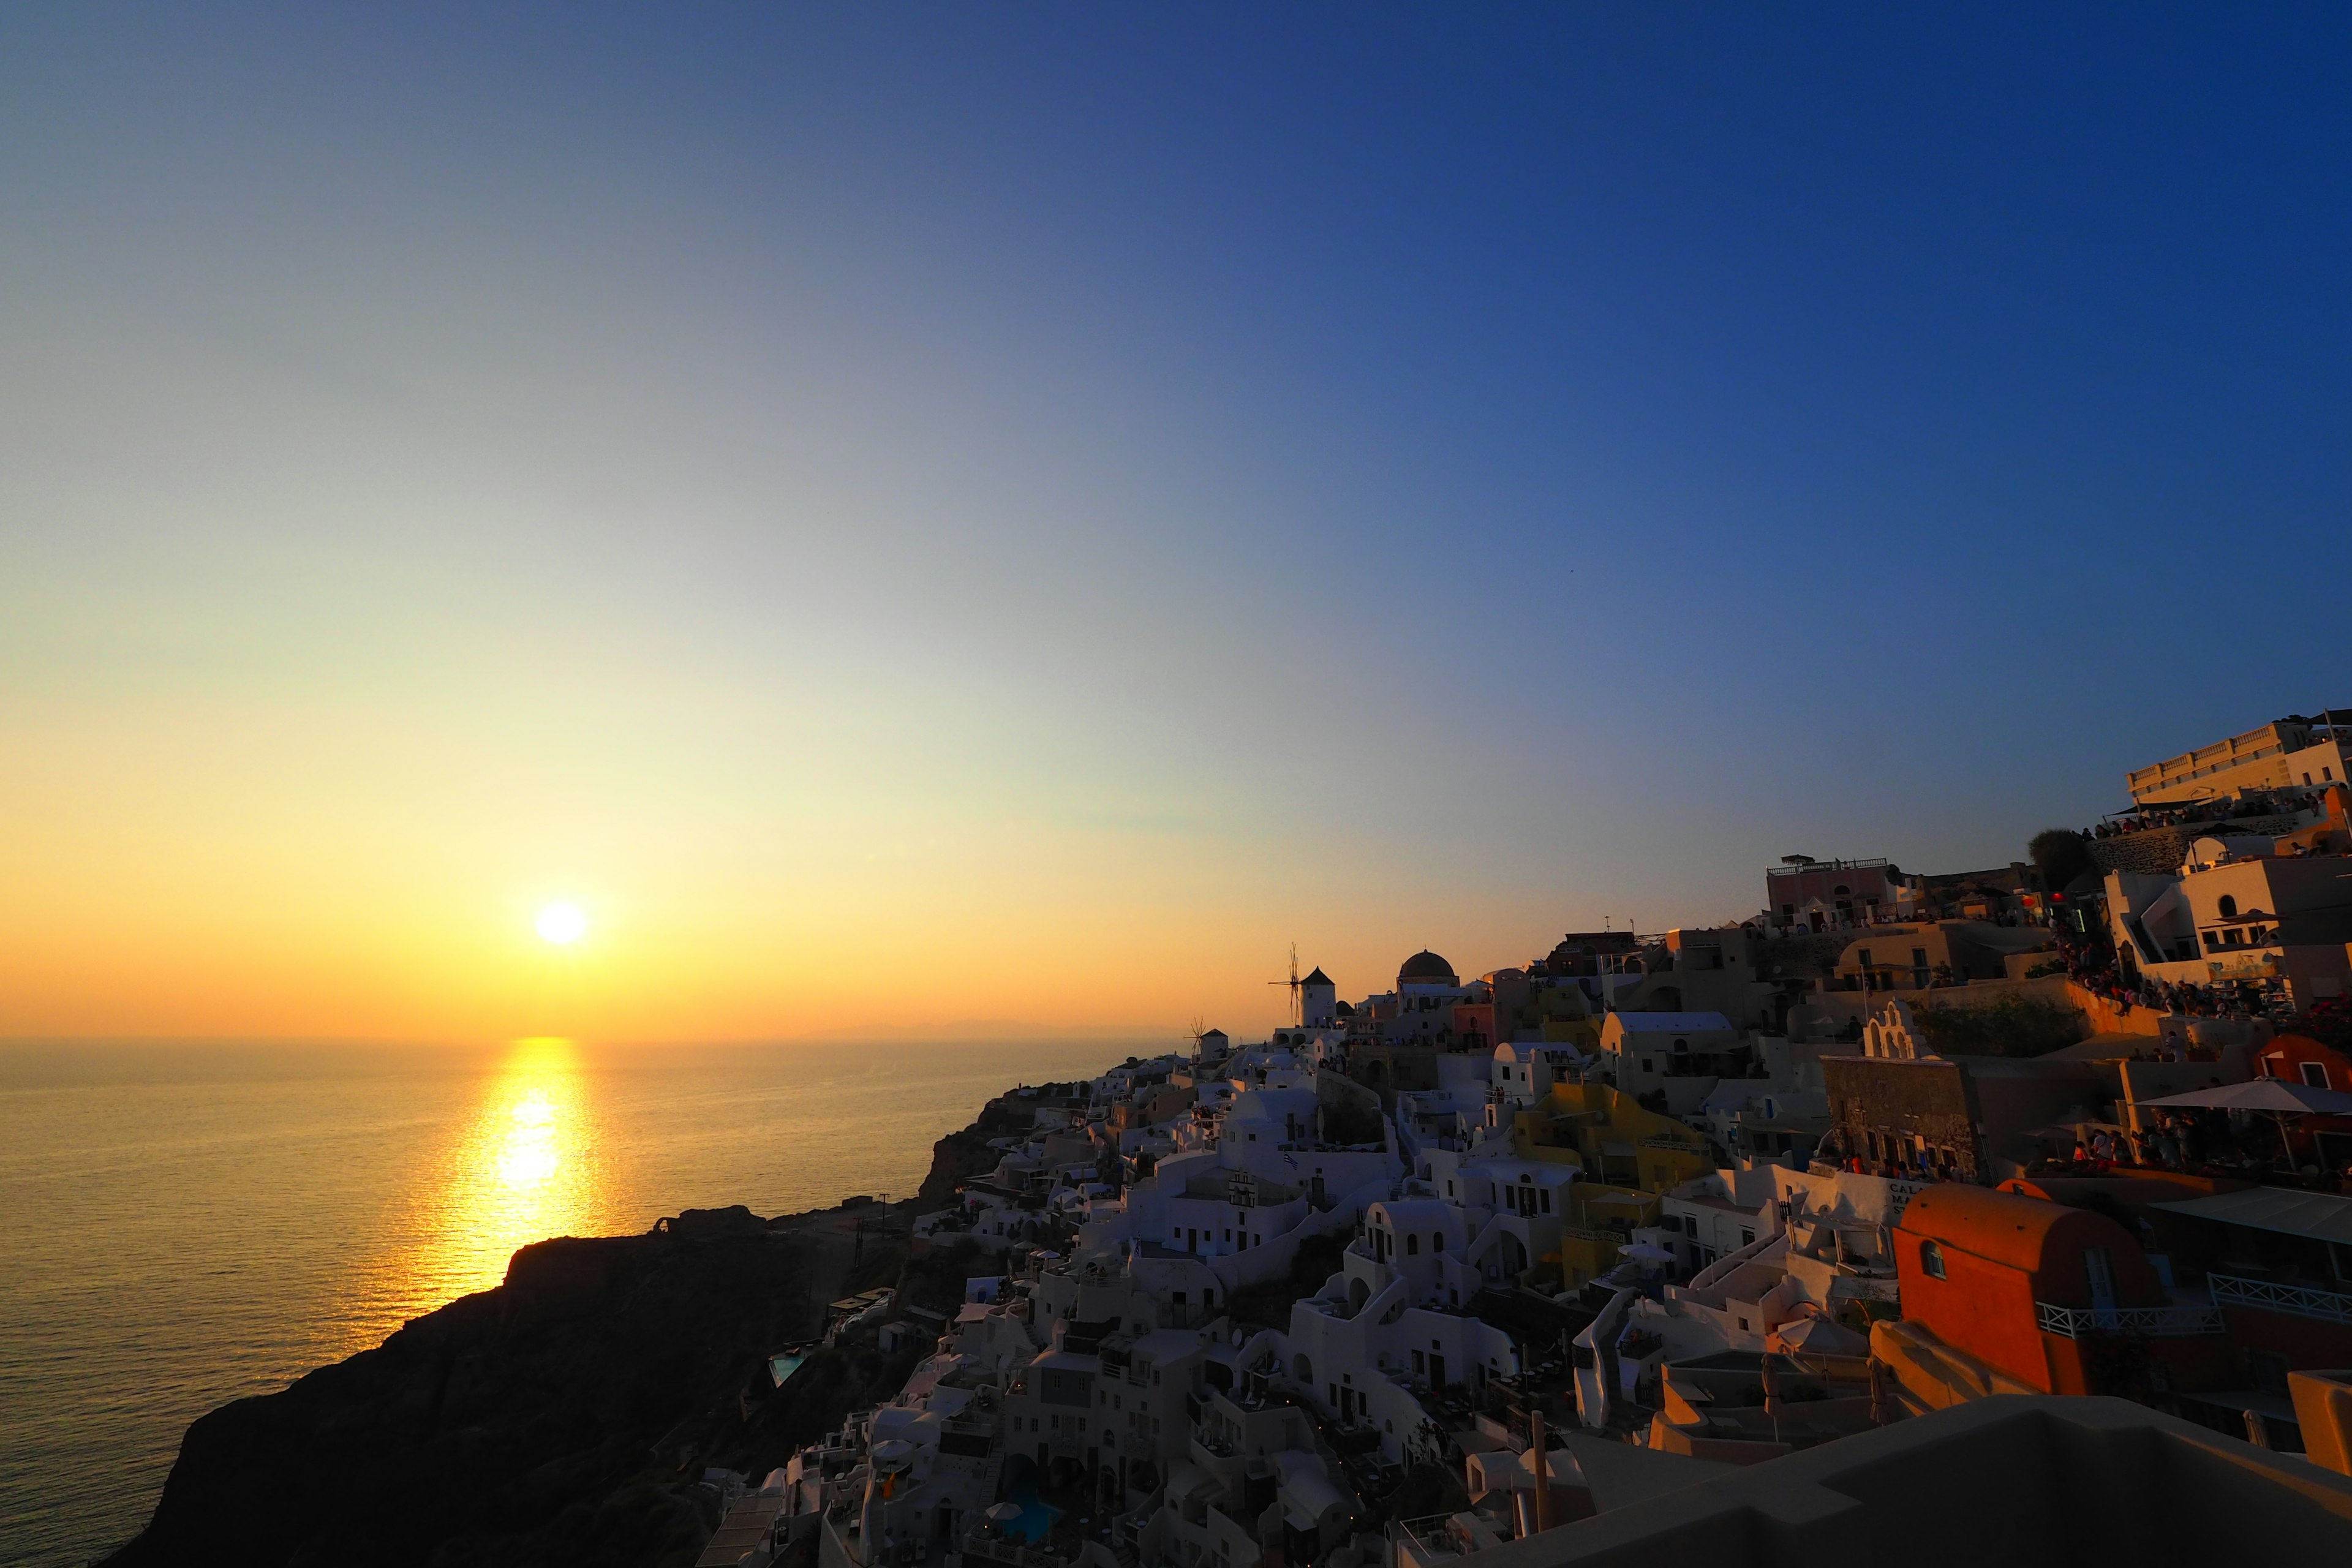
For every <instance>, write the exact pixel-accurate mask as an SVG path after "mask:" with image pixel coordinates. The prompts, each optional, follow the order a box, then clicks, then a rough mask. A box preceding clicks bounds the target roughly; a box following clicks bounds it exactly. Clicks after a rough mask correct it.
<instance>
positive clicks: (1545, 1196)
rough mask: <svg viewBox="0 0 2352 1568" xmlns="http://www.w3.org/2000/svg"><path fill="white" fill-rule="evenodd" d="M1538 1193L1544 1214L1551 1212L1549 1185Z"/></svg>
mask: <svg viewBox="0 0 2352 1568" xmlns="http://www.w3.org/2000/svg"><path fill="white" fill-rule="evenodd" d="M1540 1195H1541V1198H1542V1202H1543V1212H1544V1213H1546V1214H1549V1213H1551V1189H1550V1188H1549V1187H1546V1188H1545V1189H1544V1190H1543V1192H1542V1194H1540Z"/></svg>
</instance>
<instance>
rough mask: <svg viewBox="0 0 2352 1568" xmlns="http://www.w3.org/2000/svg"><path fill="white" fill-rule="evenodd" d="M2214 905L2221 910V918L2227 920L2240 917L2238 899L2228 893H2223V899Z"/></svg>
mask: <svg viewBox="0 0 2352 1568" xmlns="http://www.w3.org/2000/svg"><path fill="white" fill-rule="evenodd" d="M2214 907H2215V908H2216V909H2219V910H2221V918H2222V919H2223V920H2225V921H2233V920H2236V919H2237V918H2238V900H2235V899H2233V898H2231V896H2230V895H2229V894H2227V893H2224V894H2222V895H2221V902H2220V903H2219V904H2217V905H2215V906H2214Z"/></svg>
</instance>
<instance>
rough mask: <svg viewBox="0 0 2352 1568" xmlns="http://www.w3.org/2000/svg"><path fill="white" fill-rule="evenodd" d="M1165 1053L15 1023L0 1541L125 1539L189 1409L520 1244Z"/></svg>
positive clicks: (3, 1078)
mask: <svg viewBox="0 0 2352 1568" xmlns="http://www.w3.org/2000/svg"><path fill="white" fill-rule="evenodd" d="M1141 1048H1144V1047H1142V1046H1141V1045H1140V1044H1133V1045H1130V1044H1125V1043H1106V1042H1101V1041H1094V1042H1087V1043H1070V1042H1057V1043H1055V1044H1051V1045H1011V1044H1003V1043H994V1042H992V1043H988V1044H976V1045H933V1044H926V1045H915V1046H903V1045H879V1044H863V1045H856V1046H799V1045H795V1046H776V1047H711V1048H691V1047H661V1048H656V1047H634V1048H619V1047H593V1046H585V1045H574V1044H572V1043H569V1042H565V1041H524V1042H519V1043H516V1044H513V1045H509V1046H505V1047H498V1048H496V1049H481V1050H467V1049H457V1048H426V1047H405V1048H393V1047H368V1048H358V1047H307V1048H305V1047H268V1048H263V1047H255V1048H231V1047H211V1046H206V1047H153V1046H147V1047H129V1046H73V1047H39V1046H0V1563H12V1564H16V1563H23V1564H33V1563H37V1564H43V1565H49V1564H79V1563H83V1562H86V1561H87V1560H88V1559H89V1558H90V1557H91V1556H94V1555H97V1554H100V1553H102V1552H105V1551H107V1550H109V1549H110V1548H111V1547H113V1546H115V1545H117V1544H119V1543H121V1542H122V1541H124V1540H126V1539H127V1538H128V1537H130V1536H131V1534H133V1533H135V1532H136V1531H138V1529H139V1527H140V1526H141V1524H142V1523H143V1522H144V1521H145V1520H146V1517H147V1514H148V1512H149V1511H150V1510H152V1508H153V1506H154V1501H155V1497H156V1494H157V1492H158V1491H160V1490H161V1489H162V1487H163V1477H164V1474H165V1472H166V1471H168V1470H169V1469H170V1468H171V1464H172V1459H173V1455H174V1454H175V1453H176V1452H177V1451H178V1448H179V1441H180V1434H181V1432H182V1431H183V1430H184V1428H185V1427H186V1426H187V1424H188V1423H189V1422H190V1421H191V1420H193V1419H194V1417H196V1416H197V1415H202V1414H203V1413H204V1412H205V1411H206V1410H209V1409H211V1408H212V1407H213V1406H214V1405H218V1404H220V1403H222V1402H223V1401H225V1400H228V1399H234V1398H236V1397H238V1396H240V1395H244V1394H257V1393H265V1392H268V1391H269V1390H271V1389H276V1388H281V1387H283V1386H285V1384H287V1383H289V1381H291V1380H292V1379H293V1378H295V1377H297V1376H299V1375H300V1374H301V1373H303V1372H305V1371H307V1370H309V1369H310V1368H311V1367H313V1366H316V1365H319V1364H320V1363H324V1362H330V1361H334V1360H337V1359H339V1358H341V1357H342V1356H346V1355H349V1354H351V1353H352V1352H354V1351H358V1350H362V1349H364V1348H366V1347H367V1346H370V1345H373V1344H375V1343H377V1342H380V1341H381V1340H382V1339H383V1337H384V1335H386V1334H387V1333H389V1332H390V1331H393V1330H394V1329H396V1328H398V1327H399V1326H400V1325H401V1324H402V1323H403V1322H404V1321H407V1320H408V1319H410V1318H412V1317H415V1316H416V1315H418V1314H419V1313H422V1312H427V1311H430V1310H433V1309H434V1308H436V1307H437V1306H440V1305H442V1304H443V1303H444V1302H446V1301H449V1300H455V1299H456V1298H457V1297H458V1296H461V1295H464V1294H465V1293H467V1291H470V1290H478V1289H485V1288H487V1287H488V1286H491V1285H495V1284H497V1283H498V1282H499V1279H501V1278H502V1277H503V1276H504V1274H505V1271H506V1261H507V1258H508V1257H509V1254H511V1253H512V1252H513V1250H514V1249H515V1248H516V1247H520V1246H522V1245H523V1244H525V1243H526V1242H530V1241H536V1240H539V1239H541V1238H542V1237H550V1236H594V1235H610V1234H615V1233H620V1232H630V1231H642V1230H644V1229H645V1228H646V1227H647V1226H650V1225H651V1224H652V1223H653V1222H654V1221H655V1220H656V1218H658V1217H660V1216H661V1215H666V1214H675V1213H677V1211H678V1210H680V1209H683V1208H690V1207H712V1206H717V1205H725V1204H733V1203H742V1204H749V1205H751V1207H752V1208H753V1209H755V1210H757V1211H759V1212H761V1213H763V1214H770V1215H775V1214H784V1213H790V1212H793V1211H794V1210H799V1209H804V1208H810V1207H816V1206H821V1205H829V1204H832V1203H835V1202H837V1201H839V1200H840V1199H841V1198H843V1197H845V1196H846V1195H848V1194H853V1193H876V1194H882V1193H889V1194H901V1195H903V1194H907V1193H910V1192H912V1191H913V1190H914V1189H915V1187H916V1185H917V1184H919V1183H920V1181H921V1180H922V1177H923V1173H924V1172H925V1171H927V1170H928V1169H929V1163H930V1148H931V1143H932V1142H933V1141H934V1140H935V1139H937V1138H939V1137H940V1135H942V1134H943V1133H946V1132H948V1131H952V1130H953V1129H955V1128H958V1127H961V1126H963V1125H965V1124H966V1123H967V1122H969V1121H971V1118H972V1116H973V1114H974V1113H975V1112H976V1111H977V1110H979V1108H980V1106H981V1104H982V1101H983V1100H986V1099H987V1098H988V1097H989V1096H990V1095H992V1094H994V1093H996V1092H997V1091H999V1090H1000V1089H1004V1088H1006V1087H1008V1086H1010V1085H1012V1084H1014V1083H1019V1082H1038V1081H1043V1080H1046V1079H1056V1078H1070V1077H1076V1076H1079V1075H1082V1074H1091V1073H1094V1072H1097V1071H1099V1070H1100V1069H1101V1068H1103V1067H1105V1066H1107V1065H1108V1064H1109V1063H1112V1062H1115V1061H1118V1060H1119V1059H1121V1058H1124V1057H1125V1056H1126V1055H1127V1054H1128V1053H1129V1051H1130V1050H1134V1049H1141ZM1152 1048H1158V1047H1156V1046H1155V1047H1152Z"/></svg>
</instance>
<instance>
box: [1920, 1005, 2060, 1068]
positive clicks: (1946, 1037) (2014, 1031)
mask: <svg viewBox="0 0 2352 1568" xmlns="http://www.w3.org/2000/svg"><path fill="white" fill-rule="evenodd" d="M1914 1016H1916V1018H1917V1019H1918V1021H1919V1028H1920V1031H1921V1032H1922V1033H1924V1034H1925V1035H1926V1036H1927V1043H1928V1044H1929V1045H1931V1046H1933V1047H1936V1049H1937V1051H1938V1052H1941V1053H1943V1054H1946V1055H1950V1056H1970V1057H2039V1056H2046V1055H2048V1054H2049V1053H2050V1052H2052V1051H2054V1050H2057V1049H2059V1048H2060V1047H2065V1046H2071V1045H2073V1044H2074V1042H2075V1041H2077V1040H2079V1039H2081V1038H2083V1036H2084V1027H2083V1015H2082V1012H2081V1010H2080V1009H2078V1008H2074V1007H2062V1006H2060V1005H2058V1004H2057V1003H2055V1002H2045V1001H2043V1000H2042V998H2040V997H2038V996H2004V997H2002V998H2001V999H2000V1001H1998V1002H1995V1003H1992V1004H1991V1005H1989V1006H1983V1007H1954V1006H1949V1005H1942V1006H1937V1005H1930V1006H1925V1007H1921V1008H1919V1009H1918V1010H1917V1011H1916V1014H1915V1015H1914Z"/></svg>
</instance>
